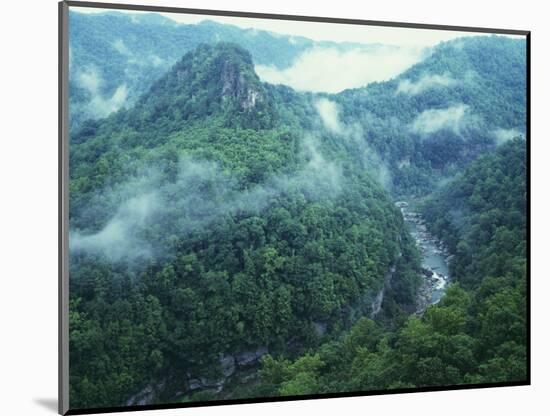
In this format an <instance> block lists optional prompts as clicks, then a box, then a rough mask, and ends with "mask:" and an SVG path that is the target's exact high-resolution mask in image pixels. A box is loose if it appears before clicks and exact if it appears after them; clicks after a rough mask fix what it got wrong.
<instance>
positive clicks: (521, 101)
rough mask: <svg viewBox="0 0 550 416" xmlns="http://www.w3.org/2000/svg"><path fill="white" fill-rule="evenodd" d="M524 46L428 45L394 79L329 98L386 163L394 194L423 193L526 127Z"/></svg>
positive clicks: (506, 42)
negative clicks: (419, 59) (427, 53)
mask: <svg viewBox="0 0 550 416" xmlns="http://www.w3.org/2000/svg"><path fill="white" fill-rule="evenodd" d="M525 47H526V44H525V40H524V39H511V38H507V37H503V36H481V37H468V38H460V39H456V40H453V41H450V42H446V43H442V44H440V45H438V46H437V47H435V48H434V50H433V52H432V54H431V55H430V56H429V57H428V58H426V59H425V60H424V61H422V62H420V63H418V64H416V65H414V66H413V67H412V68H410V69H409V70H407V71H406V72H404V73H403V74H401V75H400V76H399V77H397V78H395V79H393V80H391V81H388V82H384V83H375V84H371V85H369V86H367V87H365V88H361V89H355V90H348V91H344V92H342V93H340V94H337V95H334V96H331V97H330V98H331V100H333V101H334V102H335V103H337V104H338V105H339V107H340V116H341V118H342V120H343V122H345V123H347V124H350V125H354V124H355V125H356V126H358V127H359V129H360V132H361V135H362V137H363V138H364V140H365V141H366V142H367V143H369V144H370V146H372V148H373V149H374V150H376V151H377V152H378V153H379V155H380V156H381V158H382V159H383V160H384V162H385V163H387V165H388V168H389V170H390V172H391V173H392V175H393V184H394V186H395V189H394V191H395V192H396V193H398V194H411V193H412V194H415V193H416V194H422V193H426V192H427V191H430V190H431V189H432V188H433V186H434V185H435V182H434V178H441V176H442V175H443V176H445V175H451V174H454V173H456V172H458V171H459V170H460V169H462V168H463V167H464V166H465V165H466V164H468V163H469V162H470V161H471V160H473V159H474V158H476V157H477V156H478V155H479V154H480V153H483V152H487V151H491V150H494V148H495V147H496V145H498V144H500V143H502V142H504V141H506V140H509V139H510V138H513V137H516V136H521V135H522V134H524V133H525V121H526V119H525V111H526V105H525V103H526V95H525V94H526V78H525V73H526V72H525V67H526V52H525V51H526V49H525Z"/></svg>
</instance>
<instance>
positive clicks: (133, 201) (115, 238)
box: [69, 192, 159, 261]
mask: <svg viewBox="0 0 550 416" xmlns="http://www.w3.org/2000/svg"><path fill="white" fill-rule="evenodd" d="M158 210H159V205H158V195H156V194H155V193H154V192H151V193H147V194H144V195H139V196H135V197H132V198H130V199H129V200H128V201H126V202H124V203H123V204H122V205H121V206H120V207H119V208H118V210H117V212H116V214H115V215H114V217H113V218H112V219H111V220H110V221H109V222H108V223H107V225H105V227H104V228H103V229H102V230H101V231H99V232H98V233H95V234H90V235H85V234H81V233H79V232H72V233H71V234H70V236H69V241H70V246H71V250H73V251H74V252H81V251H86V252H89V253H92V254H103V255H105V256H107V257H108V258H109V259H110V260H113V261H118V260H121V259H122V258H124V257H126V258H128V257H129V258H136V257H149V256H150V255H151V254H152V247H151V245H150V244H149V243H148V242H147V241H146V240H144V239H143V238H140V236H139V233H140V229H141V227H142V226H143V225H144V223H145V222H146V221H147V220H149V219H150V217H151V216H152V215H153V214H154V213H155V212H157V211H158Z"/></svg>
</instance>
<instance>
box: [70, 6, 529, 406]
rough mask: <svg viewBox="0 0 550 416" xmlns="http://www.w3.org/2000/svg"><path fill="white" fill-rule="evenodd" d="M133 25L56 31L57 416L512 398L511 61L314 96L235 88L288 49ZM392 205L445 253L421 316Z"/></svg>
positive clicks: (415, 270)
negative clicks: (60, 295) (379, 394)
mask: <svg viewBox="0 0 550 416" xmlns="http://www.w3.org/2000/svg"><path fill="white" fill-rule="evenodd" d="M135 18H136V19H137V20H136V21H132V19H130V18H129V17H128V16H127V15H121V14H117V13H107V14H100V15H97V16H91V15H81V14H78V13H73V14H72V15H71V19H73V20H72V21H71V22H73V21H74V25H73V26H72V28H73V29H72V32H71V48H72V49H71V53H72V55H71V103H72V105H74V106H73V107H71V108H72V109H71V116H73V115H74V119H73V120H72V121H71V123H72V132H71V146H70V249H71V256H70V405H71V408H73V409H77V408H97V407H107V406H121V405H136V404H149V403H172V402H181V401H197V400H215V399H228V398H229V399H231V398H241V397H265V396H277V395H300V394H318V393H327V392H342V391H365V390H383V389H388V388H390V389H391V388H407V387H418V386H435V385H438V386H439V385H453V384H462V383H484V382H501V381H521V380H525V378H526V371H527V368H526V358H525V357H526V342H527V341H526V306H525V302H526V261H527V258H526V221H527V219H526V216H527V212H526V206H525V204H526V158H527V156H526V152H525V140H524V138H523V127H522V126H525V117H526V116H525V49H524V42H522V41H520V40H517V39H508V38H504V37H496V36H492V37H489V36H487V37H471V38H463V39H458V40H455V41H451V42H447V43H443V44H440V45H438V46H437V47H435V48H434V50H433V51H432V52H431V53H430V54H429V56H427V57H426V58H425V59H424V60H422V61H421V62H420V63H418V64H416V65H414V66H412V67H411V68H410V69H409V70H407V71H405V72H404V73H402V74H401V75H399V76H398V77H396V78H394V79H392V80H390V81H387V82H380V83H372V84H369V85H368V86H366V87H362V88H357V89H348V90H345V91H343V92H341V93H337V94H328V93H312V92H298V91H295V90H293V89H292V88H289V87H288V86H284V85H273V84H269V83H266V82H263V81H262V80H261V79H260V77H259V76H258V75H257V73H256V71H255V64H257V63H258V62H259V63H263V64H270V65H275V66H280V67H281V68H283V67H285V66H286V65H289V64H290V63H291V62H292V61H293V59H295V58H296V56H298V54H299V53H300V52H302V51H303V50H305V49H307V48H311V47H313V46H312V44H313V41H310V40H308V39H305V38H296V37H292V38H290V37H282V36H281V37H274V36H273V35H272V34H269V33H266V32H261V31H258V33H251V32H249V31H247V30H243V29H238V28H236V27H232V26H227V25H221V24H217V23H214V22H207V23H202V24H200V25H176V24H173V22H172V21H171V20H169V19H165V18H162V17H159V16H155V15H136V16H135ZM115 21H116V22H118V23H120V25H113V22H115ZM171 22H172V23H171ZM98 27H103V28H104V29H105V30H104V31H103V32H101V31H99V30H96V29H97V28H98ZM113 27H118V29H117V30H118V31H119V32H118V33H112V32H113V31H114V29H113ZM90 33H95V34H97V33H103V34H104V39H98V38H97V35H96V37H94V36H91V35H90ZM220 34H222V35H223V38H224V39H225V40H231V41H232V42H217V39H218V37H219V36H220ZM142 38H145V39H147V42H148V44H140V45H139V47H136V44H135V42H137V41H139V40H141V39H142ZM273 39H277V41H276V42H273ZM118 40H123V42H122V43H120V42H118ZM113 42H114V43H113ZM149 43H150V44H149ZM159 45H160V46H159ZM267 45H269V48H268V46H267ZM165 46H166V47H165ZM331 46H334V45H332V44H331ZM353 46H354V45H353V44H342V45H340V46H338V47H340V48H344V49H346V48H351V47H353ZM95 48H98V49H97V50H96V49H95ZM102 48H103V49H102ZM109 48H111V49H112V50H111V53H112V54H113V56H114V55H117V53H118V55H121V56H122V55H125V54H126V55H127V53H126V52H128V53H129V51H132V53H137V52H134V51H137V50H140V51H141V52H142V53H143V55H142V56H141V55H140V56H135V57H134V58H135V59H136V60H137V61H138V62H148V65H149V67H147V68H145V69H144V68H141V67H140V68H138V67H139V65H134V66H130V68H132V69H131V71H129V72H128V71H124V68H125V67H128V65H129V64H128V59H129V58H128V56H126V57H124V62H123V61H122V59H123V57H121V56H118V57H117V58H116V59H112V60H104V61H102V60H100V58H101V56H102V53H104V49H109ZM113 48H114V49H113ZM124 48H126V49H124ZM155 49H158V53H157V55H155V56H157V57H158V58H159V59H160V60H161V61H162V65H161V63H160V61H157V60H155V59H154V58H151V56H150V55H151V53H152V52H151V51H152V50H155ZM278 50H281V51H284V53H281V54H278V53H277V51H278ZM161 53H164V54H165V55H162V56H161V55H160V54H161ZM146 54H147V56H146ZM73 56H75V57H76V58H75V59H74V60H73V58H72V57H73ZM176 56H177V57H179V58H176ZM273 56H278V58H277V60H278V61H277V62H274V61H273V60H274V58H273ZM155 62H157V64H154V63H155ZM90 63H91V64H92V65H91V66H90ZM87 65H88V66H87ZM107 65H111V67H110V68H109V67H108V66H107ZM153 67H154V68H153ZM78 68H88V69H89V68H95V69H96V70H98V71H100V72H102V73H104V74H112V78H110V80H109V85H107V84H106V83H98V82H97V81H98V79H97V73H96V74H95V75H94V74H92V73H90V72H84V73H82V72H78V70H77V69H78ZM98 68H100V69H98ZM132 71H134V72H132ZM82 74H84V75H82ZM437 74H441V75H437ZM82 76H84V78H82ZM430 77H431V78H430ZM434 77H435V78H434ZM83 81H84V82H83ZM86 85H87V86H88V87H90V85H91V86H93V87H94V86H95V87H97V88H99V86H100V85H101V88H104V90H102V92H101V94H103V95H102V96H103V97H106V96H110V95H111V94H115V95H116V93H117V89H118V88H120V85H125V87H124V88H128V89H129V90H131V91H132V93H131V95H130V98H129V99H128V97H126V96H125V97H124V100H122V101H124V105H122V104H121V105H116V106H111V107H108V106H107V107H104V108H107V110H108V111H105V112H101V113H94V114H92V113H90V112H88V110H89V109H90V108H91V107H89V106H90V103H93V102H94V98H93V97H92V95H93V94H92V92H94V91H95V92H98V91H99V90H97V89H96V90H94V91H92V90H91V89H90V88H88V90H86ZM137 85H139V87H137ZM90 94H91V95H90ZM101 94H100V96H101ZM124 95H126V93H124ZM90 100H91V101H90ZM122 101H121V103H122ZM95 103H96V104H97V97H96V102H95ZM115 107H116V108H115ZM434 120H435V121H434ZM403 197H405V198H415V199H416V200H418V201H420V202H419V206H420V211H421V213H422V215H423V217H424V218H425V219H426V223H427V225H428V228H429V230H430V232H431V233H433V234H434V235H435V236H437V238H438V239H440V240H441V241H442V242H444V243H445V244H446V246H447V247H448V249H449V253H450V254H451V259H450V264H449V265H450V270H451V274H452V277H453V282H454V283H453V284H452V285H451V286H450V287H449V288H448V289H447V290H446V294H445V296H444V297H443V298H442V300H441V301H440V302H439V303H438V304H437V305H433V306H430V307H429V308H428V309H427V310H426V311H425V312H424V311H422V313H414V312H415V310H416V306H415V305H416V303H417V296H418V290H419V287H420V286H421V285H422V279H423V275H422V272H421V270H422V267H421V255H422V253H420V251H419V249H418V247H417V245H416V244H415V241H414V239H413V238H412V237H411V235H410V233H409V230H408V227H407V224H406V223H405V221H404V218H403V216H402V214H401V211H400V210H399V208H398V207H396V206H395V201H396V198H403Z"/></svg>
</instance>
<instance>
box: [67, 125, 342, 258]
mask: <svg viewBox="0 0 550 416" xmlns="http://www.w3.org/2000/svg"><path fill="white" fill-rule="evenodd" d="M301 147H302V149H301V157H302V158H303V159H304V165H303V166H302V167H301V168H300V169H298V170H297V171H296V172H294V173H292V174H286V175H274V176H272V177H270V178H268V179H266V180H265V181H264V182H263V183H260V184H256V185H255V186H253V187H251V188H250V189H244V190H240V189H238V186H237V181H236V180H235V178H234V177H231V176H230V175H228V174H227V173H225V172H224V171H223V169H222V168H221V167H220V165H219V164H218V163H216V162H214V161H206V160H196V159H193V158H191V157H188V156H182V157H180V160H179V166H178V173H177V176H176V178H175V180H173V181H170V180H167V178H166V175H163V174H162V173H161V172H160V170H159V168H158V167H150V168H148V169H145V170H144V171H143V172H141V173H140V174H138V175H136V177H134V178H132V179H130V180H128V181H126V182H124V183H123V184H120V185H119V186H117V188H116V189H113V190H110V191H106V193H107V194H108V195H107V196H105V194H104V193H103V192H100V193H98V195H101V196H100V197H96V198H95V199H96V201H93V202H92V204H91V205H95V204H96V203H100V202H99V200H105V199H107V200H116V199H120V200H121V201H120V202H119V203H118V204H117V206H116V208H115V210H114V211H115V214H114V215H113V216H111V217H110V218H109V219H108V220H107V221H106V223H105V225H104V226H103V227H101V229H100V230H98V231H96V232H91V233H90V232H86V231H85V230H79V229H74V228H72V229H71V230H70V233H69V249H70V252H71V254H79V253H87V254H92V255H101V256H104V257H105V258H107V259H108V260H109V261H112V262H119V261H132V260H135V259H138V258H145V259H146V258H151V257H166V256H168V255H170V254H171V249H170V247H169V244H167V243H168V242H167V240H168V237H169V235H167V234H170V235H177V236H178V237H181V236H185V235H189V234H191V233H194V232H200V231H201V230H203V229H204V228H205V227H207V226H208V225H210V224H212V223H214V222H216V221H218V220H223V219H224V218H227V216H240V215H245V216H246V215H254V214H259V213H261V212H262V211H263V210H265V209H266V208H268V207H269V206H270V205H271V204H272V203H273V202H275V199H276V198H278V197H281V196H283V195H285V194H287V193H292V192H300V193H302V194H303V195H304V196H305V197H306V198H307V199H308V200H311V201H315V200H322V199H327V198H328V199H331V198H334V197H337V196H338V195H339V194H340V192H341V190H342V187H343V182H344V178H343V172H342V166H341V165H340V164H338V163H336V162H333V161H329V160H327V159H326V158H325V157H324V156H323V154H322V152H321V151H320V150H319V142H318V139H317V138H316V137H314V136H313V135H307V134H306V135H304V137H303V138H302V146H301ZM153 230H155V231H153Z"/></svg>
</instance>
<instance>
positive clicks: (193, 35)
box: [69, 12, 365, 131]
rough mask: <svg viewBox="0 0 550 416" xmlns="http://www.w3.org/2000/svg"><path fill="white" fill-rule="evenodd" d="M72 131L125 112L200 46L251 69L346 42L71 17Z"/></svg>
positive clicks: (136, 18)
mask: <svg viewBox="0 0 550 416" xmlns="http://www.w3.org/2000/svg"><path fill="white" fill-rule="evenodd" d="M70 26H71V28H70V43H71V51H70V56H71V57H70V59H71V65H70V77H69V78H70V104H71V130H72V131H75V130H76V129H77V128H78V127H80V125H81V124H82V122H83V121H85V120H87V119H99V118H103V117H106V116H107V115H109V114H110V113H112V112H113V111H116V110H117V109H119V108H123V107H130V106H132V104H133V103H135V101H136V100H137V98H138V97H139V96H140V95H142V94H143V93H144V92H146V91H147V90H148V89H149V88H150V86H151V85H152V84H153V82H154V81H156V80H157V79H159V78H160V77H161V76H162V75H163V74H164V73H166V72H167V71H168V70H169V69H170V68H171V66H172V65H173V64H174V63H175V62H176V61H177V60H178V59H180V58H181V56H182V55H183V54H184V53H185V52H187V51H191V50H194V49H195V48H196V47H197V46H199V45H200V44H203V43H216V42H220V41H223V42H232V43H236V44H238V45H240V46H241V47H243V48H245V49H246V50H248V51H249V52H250V54H251V55H252V57H253V58H254V63H255V64H257V65H258V64H261V65H268V66H272V67H275V68H280V69H282V68H286V67H288V66H290V65H291V64H292V63H293V62H294V61H295V59H296V58H297V57H298V56H299V55H300V54H301V53H303V52H304V51H306V50H309V49H312V48H314V47H323V48H333V49H335V50H341V51H345V50H348V49H350V48H365V45H357V44H351V43H344V44H339V43H332V42H314V41H312V40H310V39H306V38H303V37H299V36H283V35H279V34H273V33H270V32H266V31H262V30H256V29H242V28H239V27H236V26H232V25H227V24H220V23H216V22H213V21H209V20H205V21H202V22H201V23H199V24H178V23H176V22H175V21H174V20H171V19H169V18H167V17H163V16H160V15H158V14H154V13H150V14H131V13H130V14H128V13H120V12H105V13H99V14H83V13H78V12H70Z"/></svg>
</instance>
